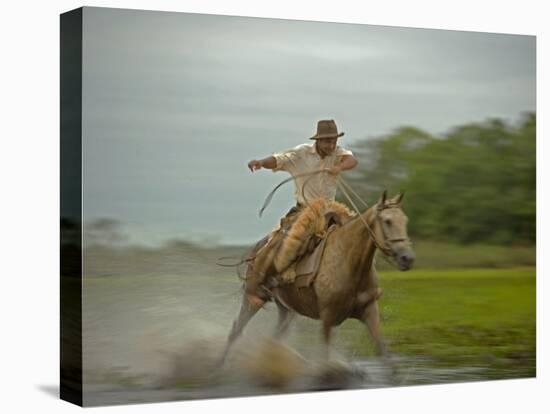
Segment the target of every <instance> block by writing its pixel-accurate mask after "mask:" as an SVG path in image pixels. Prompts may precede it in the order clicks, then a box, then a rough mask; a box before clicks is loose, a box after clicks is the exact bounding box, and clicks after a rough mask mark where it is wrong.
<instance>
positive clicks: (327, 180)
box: [245, 120, 357, 307]
mask: <svg viewBox="0 0 550 414" xmlns="http://www.w3.org/2000/svg"><path fill="white" fill-rule="evenodd" d="M343 135H344V133H343V132H341V133H338V129H337V127H336V123H335V122H334V121H333V120H321V121H319V122H318V123H317V133H316V134H315V135H314V136H313V137H311V138H310V139H311V140H314V143H311V144H310V143H307V144H301V145H298V146H297V147H295V148H292V149H289V150H286V151H283V152H278V153H275V154H273V155H271V156H269V157H266V158H264V159H261V160H252V161H250V162H249V163H248V168H249V169H250V171H252V172H254V171H256V170H260V169H262V168H267V169H269V170H273V171H274V172H276V171H287V172H288V173H290V174H291V175H292V176H293V177H294V183H295V191H294V195H295V198H296V206H294V207H292V208H291V209H290V211H289V212H288V213H287V215H286V216H285V218H283V219H282V220H281V226H280V228H279V230H278V231H284V230H288V229H285V223H291V222H292V218H293V217H295V216H296V214H297V213H298V212H300V210H301V209H303V208H304V207H305V206H306V205H307V204H308V203H309V202H310V201H312V200H315V199H319V198H323V199H326V200H329V201H334V198H335V196H336V189H337V176H338V174H340V172H341V171H346V170H351V169H352V168H354V167H355V166H356V165H357V160H356V159H355V157H354V156H353V154H352V152H351V151H349V150H347V149H344V148H342V147H340V146H339V145H337V140H338V138H340V137H341V136H343ZM315 171H322V173H318V174H315V173H314V172H315ZM308 173H314V174H311V175H309V174H308ZM276 232H277V231H276ZM276 232H275V233H276ZM273 237H274V232H272V234H271V236H268V237H266V238H264V239H262V240H261V241H260V242H258V244H257V245H256V246H255V248H254V251H253V254H257V253H258V252H259V251H260V249H262V248H264V250H265V249H267V248H268V247H269V242H270V240H272V239H273ZM265 278H266V268H263V267H262V266H260V265H259V264H258V263H257V261H252V263H251V265H250V266H248V271H247V275H246V287H245V289H246V294H247V298H248V301H249V302H250V304H251V305H253V306H256V307H261V306H263V305H264V303H265V301H266V300H267V299H268V296H266V289H265V288H264V282H265Z"/></svg>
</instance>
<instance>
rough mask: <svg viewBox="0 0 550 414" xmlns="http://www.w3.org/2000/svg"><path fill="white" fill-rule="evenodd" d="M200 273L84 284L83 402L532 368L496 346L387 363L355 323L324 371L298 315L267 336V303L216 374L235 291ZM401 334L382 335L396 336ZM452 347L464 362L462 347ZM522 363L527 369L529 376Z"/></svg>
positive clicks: (510, 373) (478, 377)
mask: <svg viewBox="0 0 550 414" xmlns="http://www.w3.org/2000/svg"><path fill="white" fill-rule="evenodd" d="M200 270H201V269H200V266H199V268H196V269H193V268H191V267H188V268H187V269H186V271H185V272H182V273H181V274H179V275H163V276H155V275H139V276H109V275H105V276H94V277H88V278H85V281H84V291H83V365H84V405H86V406H98V405H116V404H131V403H146V402H160V401H174V400H192V399H204V398H220V397H238V396H253V395H268V394H280V393H296V392H315V391H323V390H333V389H374V388H381V387H392V386H408V385H417V384H444V383H452V382H468V381H483V380H489V379H499V378H514V377H515V378H521V377H526V376H532V375H530V372H533V371H534V359H533V358H534V356H532V355H531V354H529V355H526V356H523V354H521V355H519V354H518V355H512V356H513V357H514V358H515V359H513V358H508V359H503V358H501V357H498V355H497V356H495V355H492V354H491V353H490V352H489V351H488V350H490V349H496V348H495V347H496V346H501V345H502V343H499V342H497V343H496V344H497V345H491V346H490V347H487V346H485V345H483V347H480V348H479V351H476V352H475V353H472V352H470V355H466V356H475V358H474V359H468V358H463V359H459V360H457V359H456V358H454V359H453V360H452V361H448V363H446V362H445V361H442V360H441V359H440V360H436V359H434V358H431V357H430V356H429V355H422V356H420V355H421V353H420V352H417V353H415V354H414V356H411V355H410V354H409V355H399V354H397V353H393V354H392V364H388V362H387V361H385V360H383V359H380V358H377V357H375V356H373V352H372V346H371V345H370V343H369V340H368V336H367V334H366V332H365V331H366V330H365V328H364V326H362V325H361V324H359V323H356V322H355V321H351V323H347V322H346V323H345V324H344V325H343V326H342V327H340V328H338V329H337V330H336V332H335V337H334V340H333V346H332V350H333V352H332V354H331V355H332V358H331V362H330V363H328V364H327V363H325V362H323V360H322V357H321V356H322V355H323V347H322V341H321V334H320V326H319V323H318V322H317V321H313V320H310V319H307V318H302V317H298V318H297V319H296V321H295V323H294V324H293V326H292V327H291V329H290V332H289V335H288V337H287V338H285V340H284V342H283V343H279V342H274V341H272V340H270V339H269V338H270V335H271V333H272V332H273V330H274V328H275V325H276V320H277V311H276V309H275V306H274V305H273V304H268V305H267V306H266V308H265V310H262V311H261V312H259V313H258V315H257V316H256V317H255V318H254V319H253V320H252V321H251V322H250V324H249V325H248V326H247V328H246V330H245V332H244V335H243V337H242V338H241V339H240V340H239V341H238V342H236V344H235V346H234V349H233V350H232V352H231V354H230V358H229V359H228V361H227V363H226V365H225V366H224V367H223V369H219V368H218V367H217V366H216V362H217V361H218V360H219V356H220V355H221V351H222V349H223V346H224V343H225V339H226V338H227V335H228V333H229V330H230V327H231V324H232V321H233V319H234V317H235V316H236V314H237V311H238V309H239V306H240V300H241V292H240V284H239V281H238V280H237V278H236V277H235V275H234V274H233V273H231V272H227V271H225V270H223V269H221V270H219V271H215V270H211V271H209V272H208V273H202V272H201V271H200ZM390 288H391V286H390ZM389 290H390V289H389ZM394 290H395V289H394ZM390 293H391V290H390ZM389 299H391V298H389ZM389 299H386V300H387V301H388V300H389ZM398 299H399V301H398V303H403V301H404V299H402V298H397V299H395V300H398ZM384 309H385V314H386V315H382V316H383V317H384V316H386V317H393V318H396V317H397V316H396V315H394V314H392V313H391V312H390V311H391V310H392V308H391V307H388V308H383V310H384ZM346 324H347V325H346ZM384 328H388V326H387V325H385V324H384V322H383V323H382V329H384ZM399 332H400V331H398V332H395V328H394V331H393V332H390V333H392V334H393V335H394V339H397V338H398V337H397V336H395V335H396V333H397V334H399ZM512 333H514V334H515V331H512ZM390 336H391V335H390ZM463 336H464V335H462V336H461V337H463ZM473 338H474V339H475V338H477V336H475V337H473ZM516 338H517V340H519V339H521V338H520V337H516ZM390 339H391V338H390ZM423 339H424V340H426V338H423ZM442 339H445V338H443V337H441V338H438V339H436V338H431V339H430V338H428V340H431V342H434V341H436V342H437V343H436V344H432V345H434V346H435V345H437V347H439V348H441V347H443V348H444V349H451V350H452V349H454V348H453V346H457V345H458V344H457V345H453V343H452V342H449V343H448V344H446V343H443V342H438V341H441V340H442ZM485 339H487V338H485ZM485 339H484V337H480V338H477V339H475V340H478V341H481V340H485ZM489 339H491V338H489ZM401 340H403V338H401ZM452 340H453V341H456V340H455V339H454V338H452ZM456 349H457V354H459V357H460V358H462V357H463V356H464V355H463V352H462V350H463V349H465V348H458V347H457V348H456ZM467 349H470V348H467ZM457 361H458V362H457ZM480 361H481V363H480ZM503 361H504V363H503ZM526 363H527V364H528V365H529V366H530V367H532V368H529V367H528V368H529V370H527V371H526V370H525V369H524V366H525V364H526ZM495 367H496V368H498V369H495ZM503 367H504V368H503Z"/></svg>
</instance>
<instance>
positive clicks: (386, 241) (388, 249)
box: [369, 203, 410, 257]
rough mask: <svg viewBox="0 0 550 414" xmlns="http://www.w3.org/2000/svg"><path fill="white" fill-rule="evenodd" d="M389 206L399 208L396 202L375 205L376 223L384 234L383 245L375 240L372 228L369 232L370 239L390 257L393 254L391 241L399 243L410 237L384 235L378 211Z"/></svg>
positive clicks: (407, 240)
mask: <svg viewBox="0 0 550 414" xmlns="http://www.w3.org/2000/svg"><path fill="white" fill-rule="evenodd" d="M390 208H399V206H398V205H397V204H385V203H384V204H379V205H378V206H377V207H376V220H377V222H378V225H379V226H380V230H381V231H382V234H383V235H384V246H382V245H381V244H380V243H379V242H378V241H377V240H376V235H375V234H374V232H373V231H372V230H370V228H369V234H370V236H371V238H372V241H373V242H374V244H375V245H376V247H378V249H380V251H381V252H382V253H384V255H385V256H388V257H392V256H393V249H392V248H391V246H392V244H393V243H400V242H408V243H410V239H409V238H408V237H401V238H389V237H387V235H386V231H385V230H384V223H383V221H382V217H380V212H381V211H383V210H387V209H390Z"/></svg>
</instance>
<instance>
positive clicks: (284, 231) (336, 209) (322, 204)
mask: <svg viewBox="0 0 550 414" xmlns="http://www.w3.org/2000/svg"><path fill="white" fill-rule="evenodd" d="M353 217H355V213H353V212H351V211H350V210H349V209H348V208H347V207H346V206H345V205H343V204H341V203H338V202H336V201H329V200H326V199H323V198H319V199H316V200H313V201H312V202H310V203H309V204H308V205H307V206H304V207H301V208H299V209H295V208H293V209H291V211H290V212H289V213H288V214H287V215H286V216H285V217H283V218H282V219H281V222H280V225H279V227H278V228H276V229H275V230H273V231H272V233H271V235H270V236H269V240H268V241H267V243H266V244H265V245H264V246H263V247H262V248H261V249H260V250H258V252H257V254H256V270H257V271H259V272H263V274H267V275H271V276H275V279H276V280H275V281H276V283H277V284H278V285H280V284H290V283H294V282H295V281H296V282H297V283H298V282H299V283H300V284H301V285H302V284H304V283H305V284H304V286H309V285H310V284H311V283H312V282H313V280H314V278H315V275H316V274H317V270H318V268H319V264H320V263H321V259H322V256H323V252H324V248H325V243H326V240H327V237H328V235H329V234H330V232H331V231H332V230H334V229H335V228H336V227H337V226H341V225H343V224H345V223H346V222H347V221H349V220H350V219H352V218H353ZM302 276H307V277H302Z"/></svg>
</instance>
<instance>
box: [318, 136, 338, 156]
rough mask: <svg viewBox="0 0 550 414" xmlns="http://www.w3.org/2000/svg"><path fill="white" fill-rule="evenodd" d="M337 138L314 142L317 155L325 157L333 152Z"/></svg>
mask: <svg viewBox="0 0 550 414" xmlns="http://www.w3.org/2000/svg"><path fill="white" fill-rule="evenodd" d="M337 140H338V138H323V139H318V140H316V141H315V145H316V147H317V153H318V154H319V155H320V156H321V157H326V156H327V155H330V154H332V153H333V152H334V150H335V149H336V141H337Z"/></svg>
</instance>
